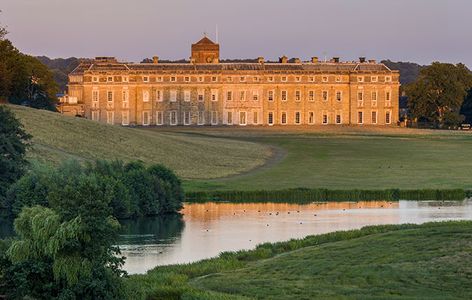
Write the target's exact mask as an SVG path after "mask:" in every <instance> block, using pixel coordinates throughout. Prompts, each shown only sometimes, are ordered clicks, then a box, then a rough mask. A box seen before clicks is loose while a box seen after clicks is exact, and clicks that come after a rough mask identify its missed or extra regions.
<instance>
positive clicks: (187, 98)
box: [184, 90, 191, 102]
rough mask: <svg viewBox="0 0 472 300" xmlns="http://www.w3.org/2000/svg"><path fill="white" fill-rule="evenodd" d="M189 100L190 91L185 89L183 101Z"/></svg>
mask: <svg viewBox="0 0 472 300" xmlns="http://www.w3.org/2000/svg"><path fill="white" fill-rule="evenodd" d="M190 100H191V93H190V90H185V91H184V101H185V102H190Z"/></svg>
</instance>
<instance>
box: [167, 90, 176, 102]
mask: <svg viewBox="0 0 472 300" xmlns="http://www.w3.org/2000/svg"><path fill="white" fill-rule="evenodd" d="M169 101H170V102H177V90H171V91H170V95H169Z"/></svg>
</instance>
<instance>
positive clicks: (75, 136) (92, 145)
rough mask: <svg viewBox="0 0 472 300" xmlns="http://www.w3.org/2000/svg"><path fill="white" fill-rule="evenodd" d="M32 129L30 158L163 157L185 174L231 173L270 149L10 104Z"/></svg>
mask: <svg viewBox="0 0 472 300" xmlns="http://www.w3.org/2000/svg"><path fill="white" fill-rule="evenodd" d="M10 107H11V109H12V110H13V111H14V113H15V114H16V115H17V117H18V118H19V119H20V120H21V122H22V123H23V125H24V126H25V129H26V130H27V132H29V133H30V134H31V135H33V147H32V148H31V149H30V151H29V153H28V156H29V158H30V159H31V160H34V161H40V162H46V163H53V164H57V163H59V162H61V161H64V160H66V159H78V160H82V161H83V160H94V159H110V160H113V159H119V160H124V161H129V160H142V161H144V162H146V163H162V164H164V165H166V166H168V167H170V168H172V169H173V170H175V171H176V173H177V174H178V175H180V176H182V177H183V178H184V179H196V178H200V179H205V178H215V177H222V176H228V175H232V174H238V173H240V172H245V171H248V170H251V169H252V168H254V167H257V166H259V165H262V164H263V163H264V162H265V159H266V158H267V157H268V156H270V154H271V152H270V149H269V148H267V147H265V146H263V145H260V144H256V143H251V142H244V141H235V140H229V139H224V138H211V137H202V136H196V135H187V134H184V133H172V132H161V131H158V130H153V131H149V130H141V129H138V128H125V127H119V126H110V125H106V124H100V123H97V122H94V121H90V120H86V119H80V118H71V117H65V116H62V115H60V114H58V113H53V112H48V111H44V110H35V109H31V108H26V107H22V106H10Z"/></svg>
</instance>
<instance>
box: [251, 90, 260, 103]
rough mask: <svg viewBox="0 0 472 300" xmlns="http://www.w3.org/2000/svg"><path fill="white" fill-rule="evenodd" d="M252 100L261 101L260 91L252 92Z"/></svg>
mask: <svg viewBox="0 0 472 300" xmlns="http://www.w3.org/2000/svg"><path fill="white" fill-rule="evenodd" d="M252 100H253V101H259V91H252Z"/></svg>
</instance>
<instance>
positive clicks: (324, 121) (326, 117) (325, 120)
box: [321, 110, 329, 125]
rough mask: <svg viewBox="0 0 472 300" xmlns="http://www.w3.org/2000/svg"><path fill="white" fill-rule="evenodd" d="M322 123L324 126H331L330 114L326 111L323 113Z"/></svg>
mask: <svg viewBox="0 0 472 300" xmlns="http://www.w3.org/2000/svg"><path fill="white" fill-rule="evenodd" d="M321 123H322V124H323V125H328V124H329V114H328V112H327V111H326V110H323V111H322V113H321Z"/></svg>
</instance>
